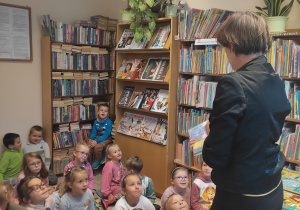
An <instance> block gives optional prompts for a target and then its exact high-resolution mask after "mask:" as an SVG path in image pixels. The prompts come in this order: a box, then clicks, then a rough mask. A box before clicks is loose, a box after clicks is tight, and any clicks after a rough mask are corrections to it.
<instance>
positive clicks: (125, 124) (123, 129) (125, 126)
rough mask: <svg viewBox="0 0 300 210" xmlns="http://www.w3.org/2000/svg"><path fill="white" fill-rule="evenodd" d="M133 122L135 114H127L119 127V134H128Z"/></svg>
mask: <svg viewBox="0 0 300 210" xmlns="http://www.w3.org/2000/svg"><path fill="white" fill-rule="evenodd" d="M132 120H133V114H132V113H129V112H125V113H124V115H123V117H122V119H121V122H120V125H119V127H118V132H119V133H123V134H127V133H128V131H129V128H130V126H131V124H132Z"/></svg>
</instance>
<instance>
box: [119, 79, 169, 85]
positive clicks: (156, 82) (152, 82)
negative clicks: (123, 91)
mask: <svg viewBox="0 0 300 210" xmlns="http://www.w3.org/2000/svg"><path fill="white" fill-rule="evenodd" d="M117 80H118V81H122V82H134V83H149V84H161V85H168V84H169V83H168V82H161V81H153V80H132V79H120V78H117Z"/></svg>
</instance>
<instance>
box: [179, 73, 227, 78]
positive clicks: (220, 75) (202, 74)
mask: <svg viewBox="0 0 300 210" xmlns="http://www.w3.org/2000/svg"><path fill="white" fill-rule="evenodd" d="M179 75H200V76H211V77H223V76H224V75H226V74H205V73H193V72H179Z"/></svg>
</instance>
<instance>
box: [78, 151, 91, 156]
mask: <svg viewBox="0 0 300 210" xmlns="http://www.w3.org/2000/svg"><path fill="white" fill-rule="evenodd" d="M75 152H78V153H80V154H81V155H85V156H87V157H88V156H89V155H90V154H89V153H85V152H82V151H75Z"/></svg>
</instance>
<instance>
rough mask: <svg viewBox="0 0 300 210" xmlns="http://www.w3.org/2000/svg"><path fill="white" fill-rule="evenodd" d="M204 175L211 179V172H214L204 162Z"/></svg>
mask: <svg viewBox="0 0 300 210" xmlns="http://www.w3.org/2000/svg"><path fill="white" fill-rule="evenodd" d="M201 169H202V173H203V175H204V176H205V177H206V178H210V177H211V171H212V168H211V167H209V166H208V165H207V164H206V163H205V162H204V161H203V164H202V167H201Z"/></svg>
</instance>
